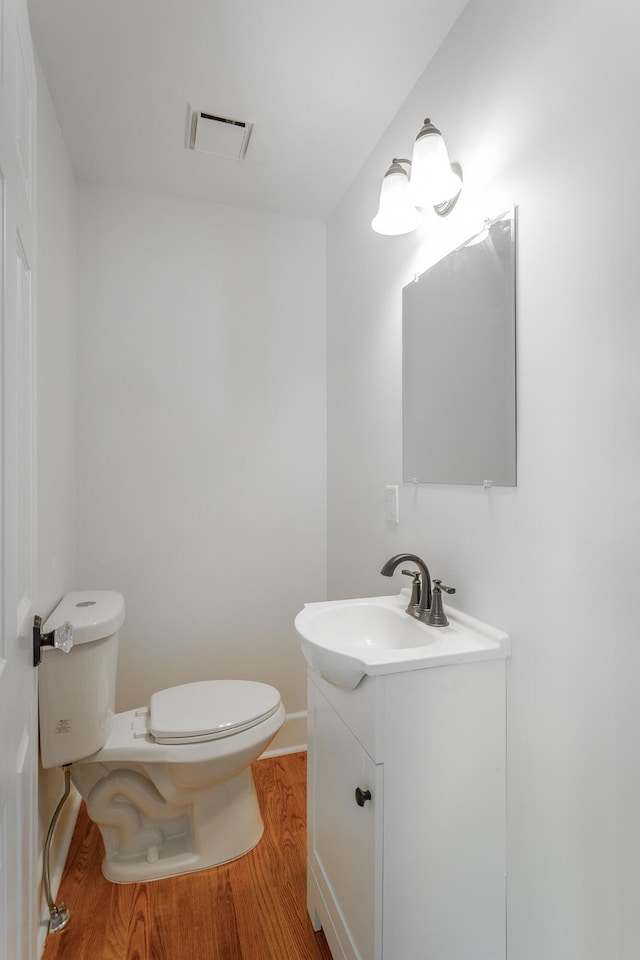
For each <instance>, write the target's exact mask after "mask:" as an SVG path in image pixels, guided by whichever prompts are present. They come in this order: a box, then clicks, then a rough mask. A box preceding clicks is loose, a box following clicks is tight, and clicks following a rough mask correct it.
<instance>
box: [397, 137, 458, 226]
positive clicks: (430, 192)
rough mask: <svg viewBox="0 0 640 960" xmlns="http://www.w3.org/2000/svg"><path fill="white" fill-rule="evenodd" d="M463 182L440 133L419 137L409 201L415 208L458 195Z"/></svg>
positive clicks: (435, 203) (432, 204)
mask: <svg viewBox="0 0 640 960" xmlns="http://www.w3.org/2000/svg"><path fill="white" fill-rule="evenodd" d="M461 188H462V181H461V180H460V177H458V176H457V175H456V174H455V173H454V172H453V170H452V169H451V161H450V160H449V154H448V152H447V148H446V146H445V142H444V140H443V139H442V135H441V134H440V133H439V131H436V132H435V133H428V134H423V135H422V136H421V135H420V134H418V136H417V138H416V142H415V145H414V147H413V157H412V160H411V181H410V184H409V189H410V192H411V200H412V202H413V204H414V205H415V206H416V207H435V206H436V205H437V204H440V203H446V202H447V200H451V199H452V198H453V197H455V196H457V194H458V193H460V190H461Z"/></svg>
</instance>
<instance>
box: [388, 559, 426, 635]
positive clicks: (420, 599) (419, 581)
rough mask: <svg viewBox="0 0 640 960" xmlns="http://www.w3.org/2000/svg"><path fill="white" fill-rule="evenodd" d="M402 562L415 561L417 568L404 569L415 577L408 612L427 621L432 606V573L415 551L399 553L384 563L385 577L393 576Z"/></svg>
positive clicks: (406, 573)
mask: <svg viewBox="0 0 640 960" xmlns="http://www.w3.org/2000/svg"><path fill="white" fill-rule="evenodd" d="M401 563H415V565H416V567H417V568H418V569H417V570H403V571H402V573H404V574H405V575H406V576H408V577H413V581H412V589H411V600H410V602H409V606H408V607H407V613H408V614H410V615H411V616H412V617H415V618H416V620H423V621H426V620H427V619H428V616H429V609H430V607H431V575H430V574H429V569H428V567H427V565H426V563H425V562H424V560H421V559H420V557H417V556H416V555H415V553H398V554H396V556H395V557H391V559H390V560H387V562H386V563H385V564H384V566H383V568H382V570H381V571H380V573H381V574H382V576H383V577H391V576H393V573H394V572H395V570H396V567H399V566H400V564H401Z"/></svg>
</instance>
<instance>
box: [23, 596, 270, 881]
mask: <svg viewBox="0 0 640 960" xmlns="http://www.w3.org/2000/svg"><path fill="white" fill-rule="evenodd" d="M65 622H70V623H71V625H72V631H73V647H72V648H71V650H70V651H69V652H68V653H64V652H63V651H62V650H60V649H53V648H44V649H43V651H42V663H41V665H40V668H39V671H40V677H39V706H40V750H41V756H42V765H43V767H45V768H48V767H54V766H65V765H69V764H70V765H71V767H70V771H71V779H72V781H73V783H74V784H75V786H76V787H77V789H78V791H79V792H80V794H81V796H82V797H83V799H84V800H85V802H86V805H87V811H88V813H89V816H90V817H91V819H92V820H93V821H94V822H95V823H96V824H97V826H98V827H99V829H100V832H101V834H102V838H103V840H104V846H105V857H104V860H103V864H102V872H103V874H104V876H105V877H106V878H107V879H108V880H112V881H114V882H116V883H128V882H139V881H143V880H157V879H160V878H161V877H169V876H175V875H176V874H180V873H188V872H191V871H193V870H202V869H205V868H207V867H212V866H216V865H218V864H220V863H225V862H226V861H228V860H233V859H235V858H237V857H239V856H242V854H244V853H246V852H247V851H249V850H250V849H251V848H252V847H254V846H255V844H256V843H257V842H258V841H259V839H260V837H261V836H262V833H263V822H262V816H261V813H260V808H259V805H258V799H257V796H256V791H255V786H254V783H253V777H252V774H251V763H252V762H253V761H254V760H256V759H257V758H258V757H259V756H260V754H261V753H262V752H263V751H264V750H265V749H266V748H267V746H268V745H269V743H270V742H271V741H272V740H273V738H274V737H275V735H276V733H277V732H278V730H279V729H280V727H281V726H282V724H283V722H284V719H285V711H284V707H283V705H282V702H281V699H280V694H279V693H278V691H277V690H276V689H275V688H274V687H271V686H269V685H268V684H264V683H257V682H254V681H249V680H202V681H197V682H195V683H187V684H182V685H179V686H176V687H170V688H169V689H167V690H161V691H159V692H158V693H154V694H153V695H152V696H151V698H150V701H149V704H147V705H145V706H143V707H140V708H138V709H135V710H128V711H125V712H124V713H117V714H116V713H115V710H114V704H115V676H116V666H117V651H118V640H119V629H120V627H121V626H122V623H123V622H124V600H123V598H122V596H121V595H120V594H118V593H114V592H112V591H85V592H76V593H72V594H69V595H67V596H66V597H65V598H64V599H63V600H62V601H61V603H60V604H59V605H58V606H57V607H56V609H55V610H54V611H53V613H52V614H51V616H50V617H49V619H48V620H47V622H46V623H45V624H44V627H43V632H44V633H47V634H49V633H52V632H53V631H55V630H56V629H57V628H59V627H61V626H62V625H63V624H64V623H65Z"/></svg>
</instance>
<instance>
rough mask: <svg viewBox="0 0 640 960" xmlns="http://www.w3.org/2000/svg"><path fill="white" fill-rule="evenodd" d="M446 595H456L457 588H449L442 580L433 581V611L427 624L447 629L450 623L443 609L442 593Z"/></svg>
mask: <svg viewBox="0 0 640 960" xmlns="http://www.w3.org/2000/svg"><path fill="white" fill-rule="evenodd" d="M443 590H444V592H445V593H455V592H456V590H455V587H447V586H445V584H444V583H443V582H442V580H434V581H433V594H432V597H431V609H430V610H429V613H428V615H427V620H426V622H427V623H428V624H429V626H431V627H446V626H447V625H448V623H449V621H448V620H447V615H446V613H445V612H444V610H443V609H442V591H443Z"/></svg>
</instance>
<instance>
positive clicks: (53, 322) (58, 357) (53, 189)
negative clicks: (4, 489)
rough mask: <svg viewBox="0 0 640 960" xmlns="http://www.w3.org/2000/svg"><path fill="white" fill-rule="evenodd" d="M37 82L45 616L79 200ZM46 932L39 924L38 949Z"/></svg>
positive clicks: (60, 854) (64, 562)
mask: <svg viewBox="0 0 640 960" xmlns="http://www.w3.org/2000/svg"><path fill="white" fill-rule="evenodd" d="M37 83H38V96H37V102H38V118H37V144H38V152H37V156H38V163H37V170H38V175H37V207H36V210H37V271H36V314H37V394H38V405H37V437H38V439H37V457H38V523H37V555H38V581H37V594H36V597H35V603H34V610H35V612H36V613H39V614H40V615H41V616H43V617H47V616H48V615H49V613H50V612H51V610H52V609H53V608H54V607H55V606H56V604H57V603H58V601H59V600H60V599H61V597H62V596H63V595H64V594H65V593H67V592H68V591H69V590H72V589H73V588H74V586H75V582H76V293H77V276H76V254H77V243H76V235H77V203H76V183H75V178H74V176H73V171H72V169H71V165H70V163H69V158H68V156H67V152H66V148H65V146H64V143H63V140H62V136H61V133H60V128H59V126H58V121H57V118H56V115H55V111H54V108H53V105H52V103H51V99H50V97H49V92H48V90H47V86H46V82H45V80H44V77H43V75H42V73H41V71H40V69H39V67H38V74H37ZM62 788H63V782H62V776H61V775H60V772H59V771H58V770H47V771H42V770H41V771H40V777H39V813H40V840H39V849H40V850H41V849H42V846H43V844H44V838H45V835H46V831H47V827H48V825H49V822H50V819H51V816H52V814H53V811H54V809H55V807H56V805H57V803H58V800H59V799H60V797H61V795H62ZM74 813H75V807H74V805H73V804H72V803H68V804H67V806H66V807H65V809H64V811H63V813H62V816H61V818H60V820H59V825H58V828H57V829H56V833H55V835H54V841H53V846H52V850H51V859H50V865H51V881H52V887H53V889H54V891H55V890H56V889H57V885H58V882H59V880H60V876H61V873H62V867H63V865H64V861H65V858H66V854H67V849H68V843H69V840H70V834H71V830H72V829H73V822H74ZM38 879H40V878H38ZM41 899H42V897H41ZM47 919H48V914H47ZM45 931H46V927H44V926H41V927H40V929H39V932H38V943H39V945H40V946H42V944H43V942H44V936H45Z"/></svg>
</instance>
